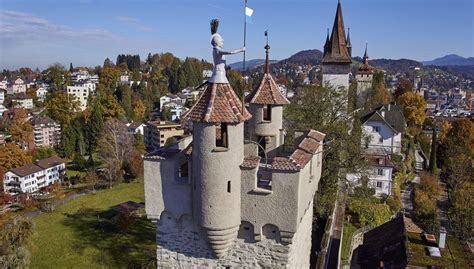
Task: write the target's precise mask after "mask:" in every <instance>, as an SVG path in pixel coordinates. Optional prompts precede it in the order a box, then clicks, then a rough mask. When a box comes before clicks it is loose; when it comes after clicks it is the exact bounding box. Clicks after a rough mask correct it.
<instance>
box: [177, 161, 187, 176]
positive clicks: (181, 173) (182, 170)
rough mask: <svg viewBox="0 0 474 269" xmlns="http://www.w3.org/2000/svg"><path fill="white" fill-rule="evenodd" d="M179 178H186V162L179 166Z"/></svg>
mask: <svg viewBox="0 0 474 269" xmlns="http://www.w3.org/2000/svg"><path fill="white" fill-rule="evenodd" d="M179 177H188V162H187V161H185V162H184V163H182V164H181V165H180V166H179Z"/></svg>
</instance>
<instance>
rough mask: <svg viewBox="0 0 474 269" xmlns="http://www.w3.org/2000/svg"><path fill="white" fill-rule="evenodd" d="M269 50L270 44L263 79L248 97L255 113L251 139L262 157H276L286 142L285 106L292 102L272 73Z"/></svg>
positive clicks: (266, 51)
mask: <svg viewBox="0 0 474 269" xmlns="http://www.w3.org/2000/svg"><path fill="white" fill-rule="evenodd" d="M269 50H270V46H269V45H268V44H267V45H266V46H265V53H266V58H265V66H264V73H263V76H262V79H261V81H260V83H259V84H258V86H257V87H256V88H255V90H254V91H253V92H252V93H250V94H249V95H248V96H247V98H246V101H247V102H248V103H249V110H250V113H251V114H252V115H253V117H252V118H251V119H250V122H249V134H250V139H251V140H252V141H255V142H257V143H258V144H259V156H260V157H265V155H266V156H267V157H274V156H275V155H276V153H277V152H276V149H277V148H278V147H279V146H281V145H283V144H284V130H283V106H284V105H288V104H289V103H290V102H289V101H288V100H287V99H286V98H285V97H284V96H283V95H282V93H281V92H280V90H279V88H278V85H277V84H276V82H275V80H274V78H273V76H272V75H271V72H270V62H269ZM265 153H266V154H265Z"/></svg>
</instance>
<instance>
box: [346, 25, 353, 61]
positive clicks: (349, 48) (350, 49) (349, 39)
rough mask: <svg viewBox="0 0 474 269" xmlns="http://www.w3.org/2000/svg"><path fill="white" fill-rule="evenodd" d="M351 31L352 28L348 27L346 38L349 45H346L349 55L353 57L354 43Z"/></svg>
mask: <svg viewBox="0 0 474 269" xmlns="http://www.w3.org/2000/svg"><path fill="white" fill-rule="evenodd" d="M350 31H351V28H347V38H346V42H347V46H346V47H347V50H348V52H349V56H350V57H352V44H351V37H350Z"/></svg>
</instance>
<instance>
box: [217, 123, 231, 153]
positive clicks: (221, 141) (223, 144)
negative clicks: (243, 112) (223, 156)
mask: <svg viewBox="0 0 474 269" xmlns="http://www.w3.org/2000/svg"><path fill="white" fill-rule="evenodd" d="M216 147H220V148H228V147H229V140H228V135H227V123H221V124H220V125H217V128H216Z"/></svg>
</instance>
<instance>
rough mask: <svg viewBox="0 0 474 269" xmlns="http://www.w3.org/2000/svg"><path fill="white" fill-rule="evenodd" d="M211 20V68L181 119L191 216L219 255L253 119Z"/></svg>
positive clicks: (227, 236)
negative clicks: (186, 130)
mask: <svg viewBox="0 0 474 269" xmlns="http://www.w3.org/2000/svg"><path fill="white" fill-rule="evenodd" d="M216 23H217V22H216V20H213V21H212V22H211V31H212V34H213V36H212V39H211V43H212V45H213V47H214V51H213V57H214V70H213V75H212V77H211V78H210V79H209V82H208V84H207V86H206V89H205V90H204V91H203V92H202V94H201V97H200V98H199V100H198V101H197V102H196V104H195V105H194V106H193V107H192V108H191V110H190V111H189V112H188V113H187V114H186V115H185V117H184V118H185V119H186V120H189V121H192V122H193V149H192V180H193V191H192V193H193V194H192V195H193V215H194V220H195V222H196V224H198V225H199V226H200V227H201V228H202V229H203V231H204V233H205V236H206V238H207V241H208V242H209V245H210V247H211V249H212V251H213V253H214V255H215V256H216V257H217V258H220V257H222V256H223V255H224V254H225V252H226V250H227V249H228V248H229V247H230V246H231V245H232V243H233V242H234V240H235V239H236V238H237V233H238V230H239V226H240V222H241V218H240V204H241V196H240V181H241V171H240V165H241V164H242V161H243V159H244V145H243V141H244V137H243V134H244V130H243V128H244V122H245V121H246V120H248V119H250V118H251V115H250V113H248V111H247V110H246V109H245V108H244V106H243V105H242V103H241V102H240V100H239V98H238V96H237V95H236V94H235V92H234V90H233V89H232V87H231V86H230V84H229V83H228V81H227V78H226V74H225V56H224V55H228V54H235V53H238V52H241V51H243V49H241V50H236V51H232V52H225V51H223V50H222V47H223V39H222V38H221V37H220V35H219V34H217V33H216V32H215V31H216V30H217V26H216Z"/></svg>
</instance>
